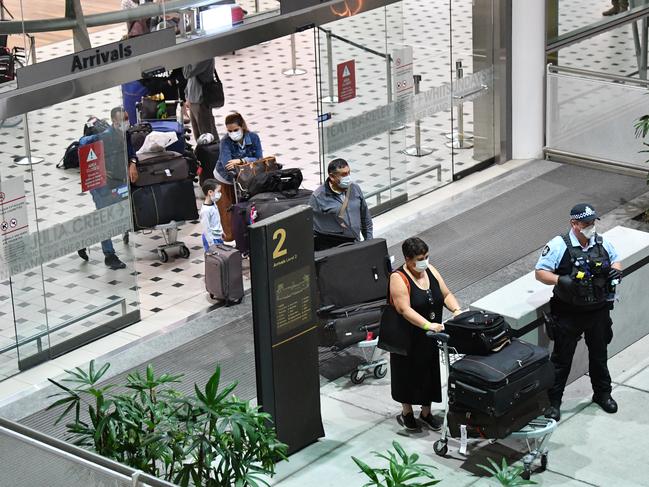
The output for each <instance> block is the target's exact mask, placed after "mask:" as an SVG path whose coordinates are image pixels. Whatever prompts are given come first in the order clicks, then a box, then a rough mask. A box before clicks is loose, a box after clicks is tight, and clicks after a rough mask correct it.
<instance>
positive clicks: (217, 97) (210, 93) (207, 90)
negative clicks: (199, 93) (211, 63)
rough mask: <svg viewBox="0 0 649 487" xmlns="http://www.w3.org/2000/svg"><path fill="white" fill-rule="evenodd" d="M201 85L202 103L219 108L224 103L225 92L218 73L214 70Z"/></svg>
mask: <svg viewBox="0 0 649 487" xmlns="http://www.w3.org/2000/svg"><path fill="white" fill-rule="evenodd" d="M201 84H202V85H203V103H204V104H205V105H207V106H208V107H210V108H221V107H222V106H223V105H225V94H224V93H223V83H221V80H220V79H219V75H218V73H217V72H216V69H215V70H214V77H213V78H212V79H211V80H210V81H208V82H207V83H202V82H201Z"/></svg>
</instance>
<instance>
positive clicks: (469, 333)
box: [444, 310, 511, 355]
mask: <svg viewBox="0 0 649 487" xmlns="http://www.w3.org/2000/svg"><path fill="white" fill-rule="evenodd" d="M444 333H448V335H449V337H450V339H449V341H448V346H449V347H450V348H454V349H455V350H456V351H457V353H464V354H472V355H485V354H488V353H490V352H491V351H492V350H494V349H496V348H499V347H502V346H503V345H504V344H505V343H507V341H508V340H509V339H510V337H511V328H510V327H509V324H508V323H507V322H506V321H505V319H504V318H503V317H502V316H501V315H499V314H494V313H486V312H484V311H480V310H470V311H465V312H464V313H460V314H459V315H457V316H454V317H453V318H451V319H450V320H448V321H446V322H445V323H444Z"/></svg>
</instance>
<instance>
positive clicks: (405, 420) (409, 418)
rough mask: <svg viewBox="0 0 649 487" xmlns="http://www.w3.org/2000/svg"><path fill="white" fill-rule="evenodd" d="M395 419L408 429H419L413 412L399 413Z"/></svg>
mask: <svg viewBox="0 0 649 487" xmlns="http://www.w3.org/2000/svg"><path fill="white" fill-rule="evenodd" d="M397 421H398V422H399V424H400V425H401V426H403V427H404V428H406V429H407V430H408V431H419V426H418V425H417V421H416V420H415V415H414V414H413V413H408V414H403V413H401V414H400V415H399V416H397Z"/></svg>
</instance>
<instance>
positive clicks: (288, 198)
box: [248, 189, 313, 221]
mask: <svg viewBox="0 0 649 487" xmlns="http://www.w3.org/2000/svg"><path fill="white" fill-rule="evenodd" d="M311 193H313V191H311V190H309V189H298V190H297V191H288V192H285V193H259V194H256V195H254V196H252V197H251V198H250V199H249V200H248V202H249V203H254V204H255V209H256V210H257V220H256V221H259V220H263V219H264V218H268V217H270V216H273V215H277V214H278V213H281V212H283V211H285V210H288V209H290V208H293V207H295V206H297V205H308V204H309V199H310V198H311Z"/></svg>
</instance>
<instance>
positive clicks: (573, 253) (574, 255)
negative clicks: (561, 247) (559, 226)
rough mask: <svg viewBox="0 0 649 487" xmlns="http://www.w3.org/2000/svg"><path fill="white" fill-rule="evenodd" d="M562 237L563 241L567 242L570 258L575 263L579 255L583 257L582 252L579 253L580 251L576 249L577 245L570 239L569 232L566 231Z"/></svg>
mask: <svg viewBox="0 0 649 487" xmlns="http://www.w3.org/2000/svg"><path fill="white" fill-rule="evenodd" d="M561 238H562V239H563V241H564V242H565V244H566V247H567V248H568V254H570V260H571V262H572V263H573V264H574V263H575V261H576V260H577V259H578V258H579V257H581V254H580V253H578V252H577V251H576V250H575V247H573V246H572V242H571V241H570V235H569V234H568V233H564V234H563V235H561Z"/></svg>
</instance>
